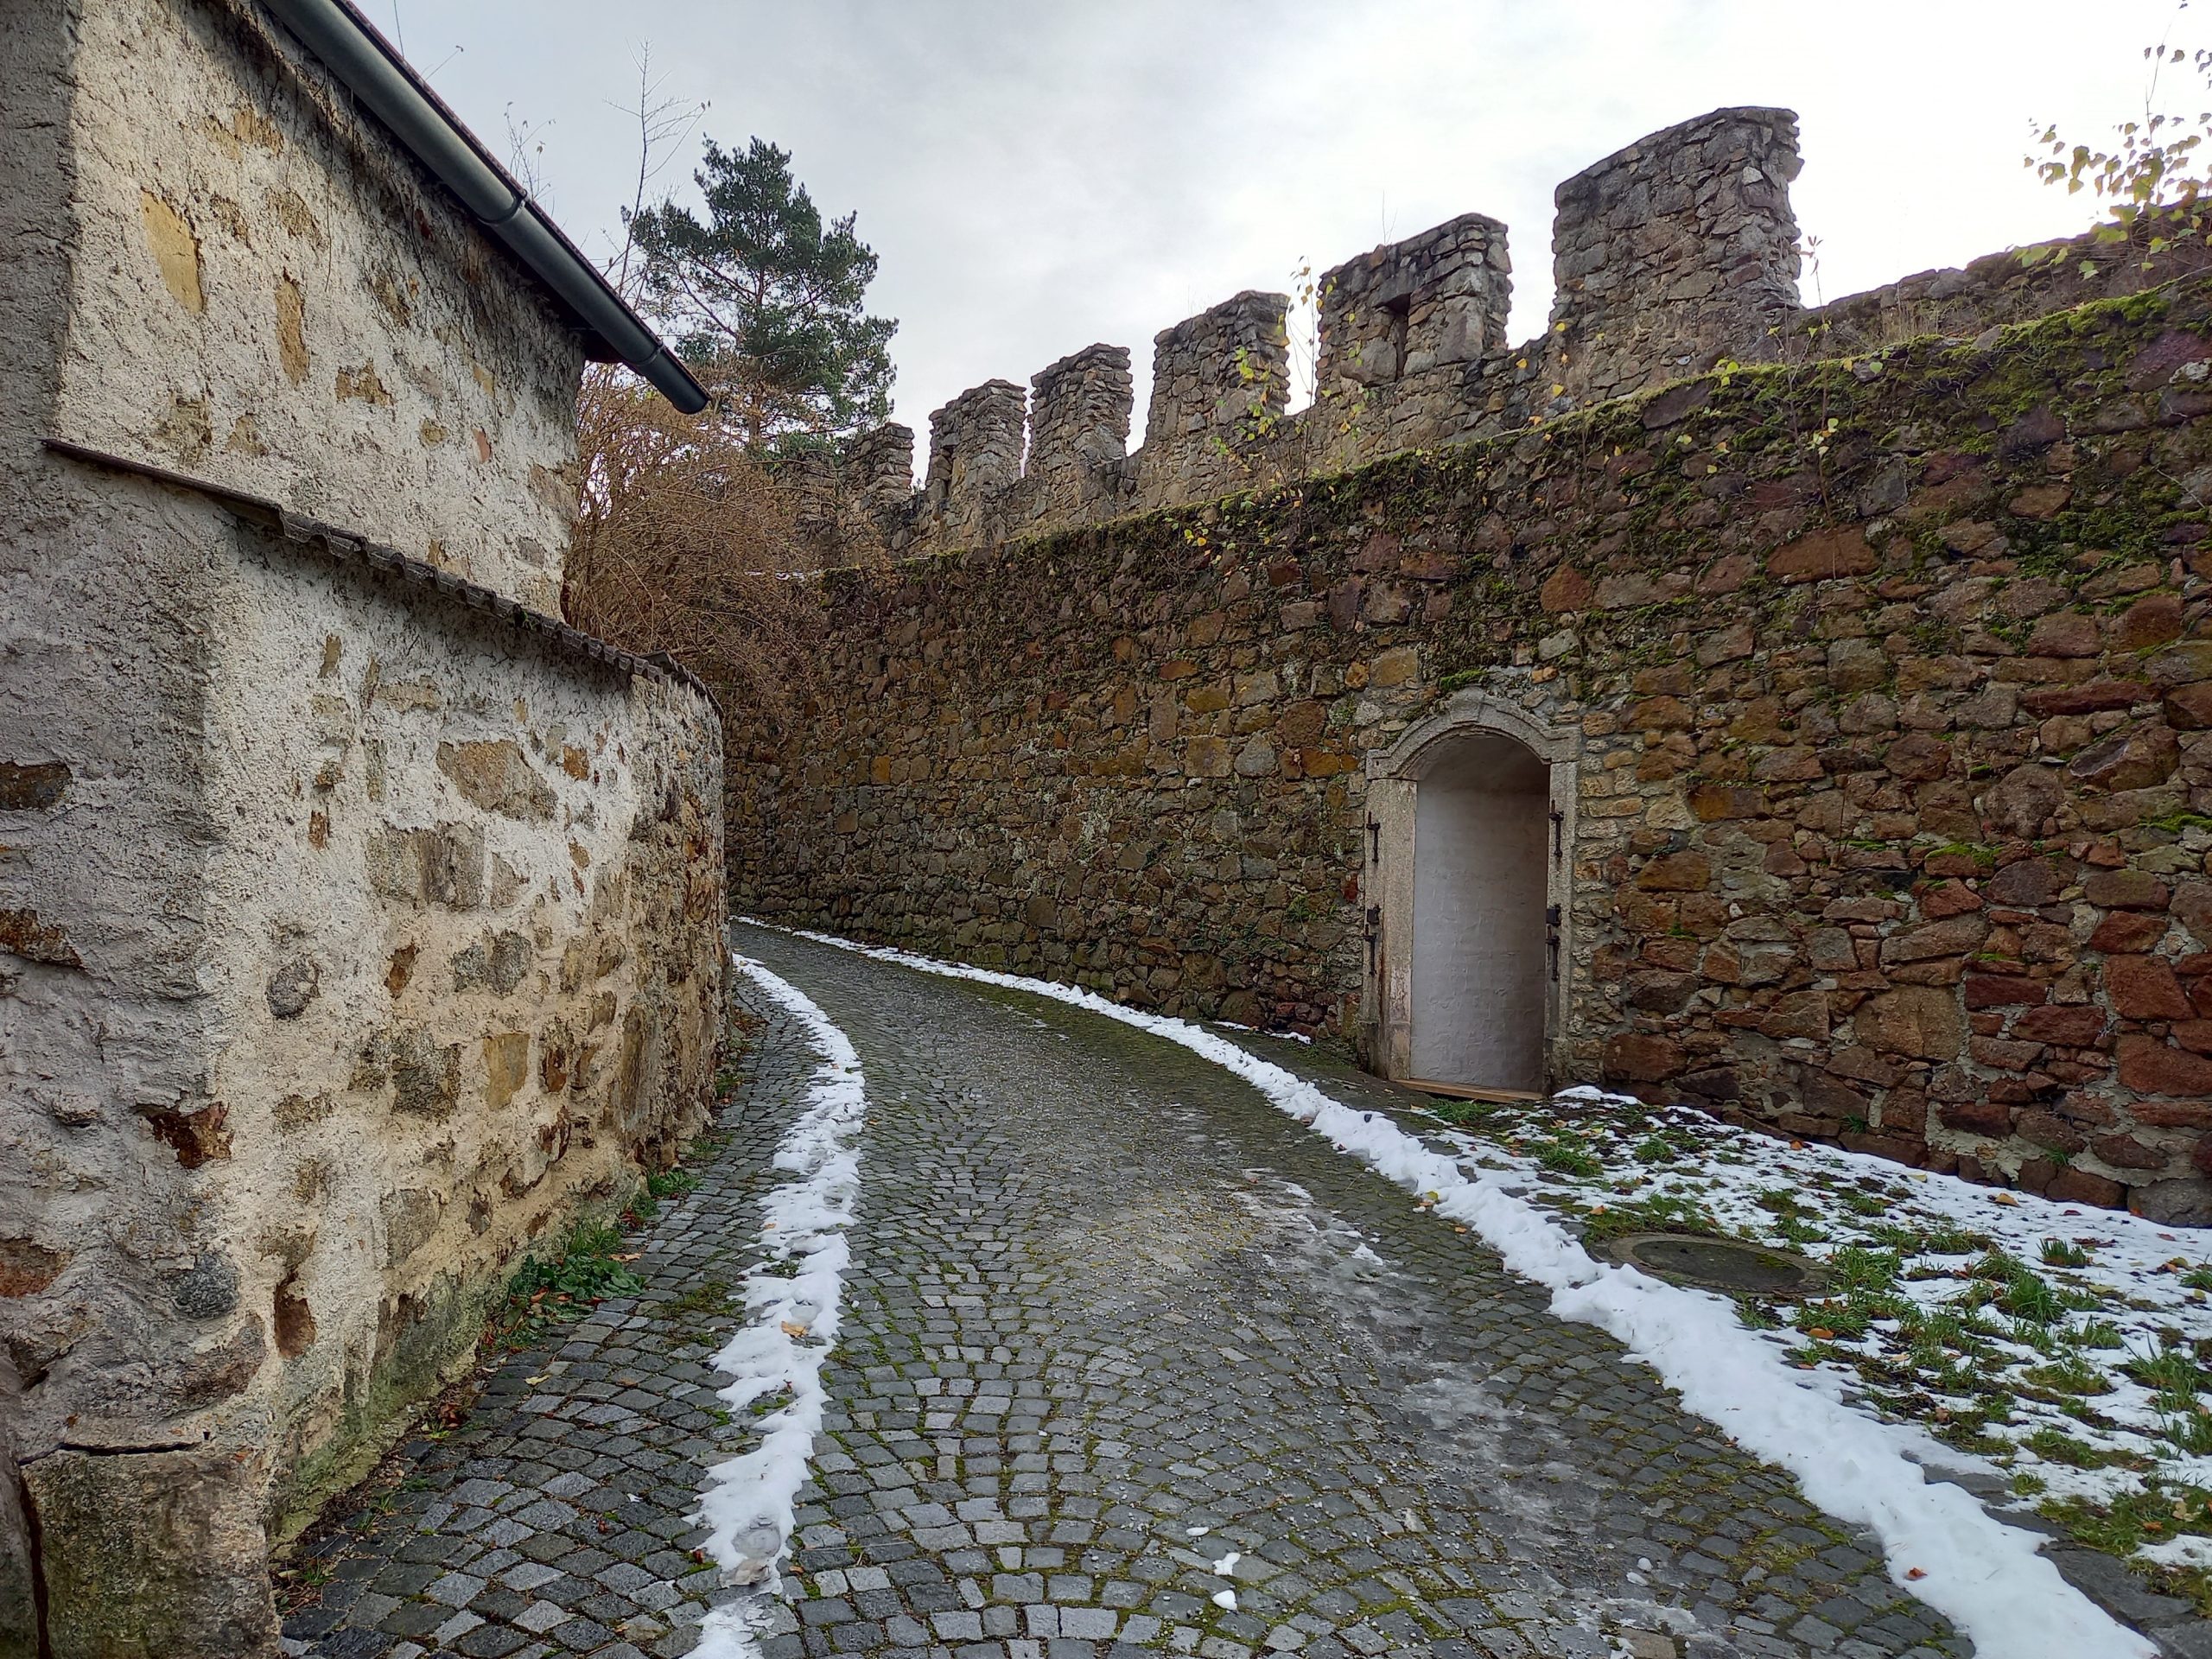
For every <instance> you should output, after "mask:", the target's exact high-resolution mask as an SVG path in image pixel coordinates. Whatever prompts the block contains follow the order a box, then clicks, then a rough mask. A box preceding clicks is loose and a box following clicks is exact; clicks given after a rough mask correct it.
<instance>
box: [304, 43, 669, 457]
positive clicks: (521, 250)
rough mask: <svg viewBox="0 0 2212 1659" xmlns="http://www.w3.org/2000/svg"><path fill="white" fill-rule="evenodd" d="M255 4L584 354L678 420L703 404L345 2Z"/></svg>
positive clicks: (663, 349) (647, 333)
mask: <svg viewBox="0 0 2212 1659" xmlns="http://www.w3.org/2000/svg"><path fill="white" fill-rule="evenodd" d="M263 3H264V4H265V5H266V6H267V7H268V9H269V10H270V13H271V14H273V15H274V16H276V18H277V21H278V22H281V23H283V25H284V27H285V28H286V29H289V31H290V32H291V33H292V35H294V36H295V37H296V39H297V40H298V41H300V43H301V44H302V46H304V47H305V48H307V49H308V51H309V52H310V53H312V54H314V55H315V59H316V60H318V61H319V62H321V64H322V66H323V67H325V68H327V70H329V71H330V73H332V74H334V75H335V76H336V77H337V78H338V79H339V80H340V81H341V82H343V83H344V84H345V86H346V87H347V89H348V90H350V91H351V92H353V95H354V96H355V97H356V98H357V99H359V100H360V101H361V103H362V104H363V105H366V106H367V108H368V109H369V110H370V111H372V113H373V114H374V115H375V116H376V117H377V118H378V119H379V120H380V121H382V122H383V124H385V127H386V128H388V129H389V130H391V134H392V136H393V137H395V138H397V140H398V141H399V143H400V145H401V147H402V148H404V149H406V150H407V151H408V153H409V154H410V155H412V156H414V157H415V159H416V161H418V162H421V163H422V164H423V166H424V167H426V168H429V170H430V172H431V173H432V174H433V175H435V177H436V178H437V179H438V181H439V182H441V183H442V184H443V185H444V186H445V187H446V188H447V189H448V190H449V191H450V192H452V194H453V195H454V198H455V199H456V200H459V201H460V203H461V206H462V207H464V208H466V209H467V212H468V213H469V216H470V217H471V218H473V219H475V220H476V222H477V224H478V225H479V226H481V227H482V228H483V229H484V230H486V232H490V234H491V235H492V236H493V237H494V238H497V239H498V240H499V242H501V243H502V244H504V245H505V246H506V248H507V250H508V251H510V252H512V254H513V255H514V256H515V257H517V258H518V259H519V260H521V261H522V263H523V264H524V265H525V266H527V267H528V268H529V270H530V271H531V274H532V275H534V276H535V277H537V279H538V280H539V281H540V282H542V283H544V284H545V286H546V287H547V288H549V289H551V290H552V291H553V294H554V296H555V297H556V299H558V300H559V301H560V302H561V303H562V304H563V306H564V307H565V308H567V309H568V310H569V312H570V313H571V314H572V315H574V316H575V319H576V321H578V322H579V323H580V324H581V325H582V328H583V330H584V333H585V334H586V336H587V339H588V341H589V343H590V344H591V345H592V346H596V347H597V348H598V349H597V350H595V351H594V352H593V353H592V355H594V356H595V357H599V358H601V359H603V360H606V361H610V362H620V363H622V364H625V365H627V366H628V367H629V368H631V369H632V370H633V371H635V372H637V373H638V374H639V376H640V377H642V378H644V379H645V380H647V381H648V382H650V383H651V384H652V386H653V387H654V389H655V390H656V391H659V392H660V394H661V395H662V396H663V397H666V398H667V399H668V400H669V402H670V403H671V404H674V405H675V406H676V407H677V409H679V410H682V411H683V413H684V414H686V415H696V414H697V413H698V412H699V411H700V410H702V409H704V408H705V407H706V406H707V393H706V390H705V388H703V387H702V386H701V385H700V384H699V383H698V381H697V380H696V379H695V378H693V377H692V374H691V372H690V370H689V369H688V368H686V367H685V366H684V365H683V362H682V360H681V359H678V358H677V355H676V353H673V352H671V350H670V349H669V348H668V347H667V346H665V345H664V344H663V343H662V341H661V340H660V338H659V336H658V335H657V334H654V333H653V331H652V329H651V328H650V327H647V326H646V325H645V321H643V319H641V318H640V317H639V315H638V314H637V313H636V312H635V311H634V310H632V308H631V307H630V303H629V302H628V301H626V300H625V299H624V298H623V297H622V296H621V295H620V294H619V293H617V292H616V291H615V289H614V286H613V283H609V282H608V281H607V277H606V276H605V274H604V273H602V272H601V270H600V269H599V267H598V266H596V265H594V264H592V262H591V261H590V260H588V259H587V258H585V257H584V256H583V254H582V251H579V250H578V249H577V247H576V245H575V244H574V243H573V242H571V241H569V238H567V237H566V236H565V235H563V233H562V231H561V227H560V226H557V225H556V224H555V223H554V222H553V220H552V219H550V217H549V216H548V215H547V214H546V213H545V211H544V210H543V208H541V207H538V205H537V203H536V202H534V201H532V200H531V198H530V193H529V192H528V191H526V190H524V188H522V186H521V185H520V184H518V183H517V182H516V181H515V179H514V176H513V175H512V174H510V173H509V172H508V171H507V169H506V168H505V167H504V166H503V165H502V164H501V163H500V162H499V161H498V159H497V158H496V157H494V156H493V154H492V153H491V151H489V150H488V149H485V147H484V145H483V143H482V142H481V141H480V139H479V138H478V137H476V135H475V134H474V133H473V132H471V131H470V130H468V128H467V125H465V124H463V123H462V121H461V118H460V117H459V116H457V115H455V114H454V112H453V111H452V110H451V109H450V108H448V105H447V104H446V102H445V100H444V99H442V98H440V97H439V96H438V95H437V93H435V92H433V91H431V89H430V86H429V82H428V81H426V80H424V79H423V77H422V76H421V75H419V74H417V73H416V72H415V69H414V67H413V66H411V65H410V64H409V62H408V61H407V60H406V59H405V58H404V57H402V56H401V55H400V54H399V51H398V49H397V48H395V47H394V46H393V45H392V44H391V41H387V40H386V39H385V37H384V35H383V33H382V32H381V31H380V30H378V28H377V27H376V25H375V24H373V23H372V22H369V20H368V19H367V18H366V17H365V16H362V15H361V12H360V10H359V8H358V7H356V6H355V5H354V4H353V0H263Z"/></svg>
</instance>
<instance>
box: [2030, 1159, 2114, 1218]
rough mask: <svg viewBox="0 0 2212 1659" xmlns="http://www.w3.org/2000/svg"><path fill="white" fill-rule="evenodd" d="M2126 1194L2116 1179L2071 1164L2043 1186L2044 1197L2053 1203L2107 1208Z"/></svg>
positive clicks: (2111, 1207) (2109, 1208)
mask: <svg viewBox="0 0 2212 1659" xmlns="http://www.w3.org/2000/svg"><path fill="white" fill-rule="evenodd" d="M2126 1194H2127V1189H2126V1187H2124V1186H2122V1185H2120V1183H2119V1182H2118V1181H2114V1180H2109V1179H2107V1178H2106V1177H2104V1176H2102V1175H2093V1174H2091V1173H2089V1172H2088V1170H2086V1169H2076V1168H2075V1167H2074V1166H2071V1165H2069V1166H2067V1167H2065V1168H2064V1169H2062V1170H2060V1171H2059V1172H2058V1173H2057V1174H2056V1175H2054V1176H2052V1177H2051V1179H2050V1185H2048V1186H2046V1187H2045V1188H2044V1197H2045V1198H2050V1199H2051V1200H2053V1201H2054V1202H2055V1203H2058V1204H2093V1205H2099V1206H2101V1207H2102V1208H2104V1209H2107V1210H2111V1209H2116V1208H2118V1207H2119V1205H2120V1201H2121V1199H2122V1198H2125V1197H2126Z"/></svg>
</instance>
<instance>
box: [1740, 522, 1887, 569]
mask: <svg viewBox="0 0 2212 1659" xmlns="http://www.w3.org/2000/svg"><path fill="white" fill-rule="evenodd" d="M1873 568H1874V550H1873V549H1872V547H1870V546H1868V545H1867V543H1866V531H1863V530H1861V529H1860V528H1859V526H1858V525H1856V524H1841V525H1838V526H1836V527H1835V528H1834V529H1832V530H1816V531H1813V532H1812V533H1811V534H1810V535H1808V536H1802V537H1799V538H1798V539H1797V540H1796V541H1794V542H1791V543H1789V544H1788V545H1787V546H1784V547H1778V548H1777V549H1776V550H1774V551H1773V552H1772V553H1770V554H1769V555H1768V556H1767V561H1766V573H1767V575H1770V576H1771V577H1773V578H1774V579H1775V580H1776V581H1777V582H1823V581H1826V580H1827V579H1828V578H1830V577H1833V576H1863V575H1866V574H1867V573H1868V572H1869V571H1871V570H1872V569H1873Z"/></svg>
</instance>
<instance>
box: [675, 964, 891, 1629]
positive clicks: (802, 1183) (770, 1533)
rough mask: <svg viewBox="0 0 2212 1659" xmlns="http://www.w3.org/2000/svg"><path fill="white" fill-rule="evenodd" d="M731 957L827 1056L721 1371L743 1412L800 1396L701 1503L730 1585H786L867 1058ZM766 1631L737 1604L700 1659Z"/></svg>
mask: <svg viewBox="0 0 2212 1659" xmlns="http://www.w3.org/2000/svg"><path fill="white" fill-rule="evenodd" d="M731 961H732V962H733V963H735V965H736V966H737V968H738V969H739V970H740V971H741V972H742V973H743V974H745V975H746V976H747V977H748V978H750V979H751V980H753V982H754V983H755V984H757V985H759V986H760V988H761V989H762V990H763V991H764V992H766V994H767V995H769V996H770V997H771V998H772V999H773V1000H774V1001H777V1002H778V1003H780V1004H781V1005H782V1006H783V1007H784V1008H785V1010H787V1011H788V1012H789V1013H790V1014H791V1016H792V1018H793V1019H795V1020H798V1023H799V1025H800V1026H802V1027H804V1029H805V1031H806V1033H807V1037H808V1039H809V1040H810V1042H811V1043H812V1044H813V1046H814V1048H815V1050H816V1052H817V1053H818V1054H820V1056H821V1057H822V1064H821V1065H819V1066H818V1067H817V1069H816V1071H815V1073H814V1076H813V1077H812V1078H811V1080H810V1082H809V1084H808V1085H807V1091H806V1098H805V1101H804V1103H803V1104H802V1106H801V1108H800V1110H799V1114H798V1119H797V1120H796V1121H795V1122H793V1123H792V1124H791V1128H789V1129H788V1130H787V1131H785V1135H784V1138H783V1140H782V1141H781V1142H780V1143H779V1145H778V1146H777V1147H776V1154H775V1159H774V1164H775V1167H776V1168H778V1169H780V1170H788V1171H790V1172H791V1174H792V1175H793V1176H794V1177H795V1178H796V1179H792V1180H789V1181H786V1182H785V1183H784V1184H783V1185H779V1186H778V1187H776V1188H775V1189H774V1190H773V1191H772V1192H770V1193H769V1194H768V1196H767V1197H766V1199H764V1200H763V1201H762V1205H761V1209H762V1211H763V1216H762V1221H761V1232H760V1240H761V1245H762V1249H763V1250H764V1251H765V1253H766V1261H765V1262H763V1263H762V1265H761V1266H760V1268H755V1269H754V1270H753V1272H752V1273H751V1274H748V1275H747V1278H746V1281H745V1285H744V1291H743V1295H744V1300H745V1306H746V1308H747V1312H748V1313H750V1314H751V1315H752V1319H751V1321H750V1323H748V1324H747V1325H746V1326H745V1327H744V1328H743V1329H742V1330H741V1331H740V1332H738V1333H737V1334H736V1335H735V1336H734V1337H732V1338H730V1340H729V1342H728V1344H726V1345H725V1346H724V1347H723V1349H722V1351H721V1352H720V1353H718V1354H716V1355H715V1369H716V1370H719V1371H721V1372H723V1373H724V1374H725V1375H727V1376H728V1377H729V1378H730V1381H729V1382H728V1383H726V1384H724V1385H723V1386H722V1387H721V1389H719V1390H718V1391H717V1392H718V1395H719V1397H720V1399H721V1402H722V1403H723V1404H724V1406H725V1407H727V1408H728V1410H729V1411H730V1412H731V1413H732V1414H734V1415H740V1416H741V1414H745V1413H747V1412H749V1411H750V1410H751V1409H752V1408H753V1406H754V1404H755V1402H760V1401H763V1400H766V1399H767V1398H769V1397H770V1396H772V1395H777V1394H785V1395H788V1396H789V1398H788V1399H786V1400H785V1402H784V1403H783V1404H781V1405H779V1406H778V1407H776V1408H774V1409H773V1410H772V1411H769V1412H767V1413H766V1414H765V1415H762V1416H761V1417H760V1419H759V1420H758V1421H756V1422H755V1424H754V1425H753V1427H754V1428H755V1430H756V1432H757V1433H759V1434H760V1446H757V1447H756V1448H755V1449H754V1450H753V1451H751V1452H746V1453H744V1454H743V1455H741V1456H740V1457H734V1458H731V1459H727V1460H725V1461H724V1462H721V1463H718V1464H716V1465H715V1466H714V1467H713V1468H711V1469H709V1471H707V1478H708V1486H707V1490H706V1491H704V1492H703V1493H702V1494H701V1497H700V1500H699V1510H700V1519H701V1520H702V1521H703V1522H705V1523H706V1525H707V1527H708V1529H709V1533H708V1538H707V1546H706V1547H707V1549H708V1550H709V1553H710V1554H712V1555H713V1556H714V1559H715V1563H716V1565H717V1566H719V1567H721V1581H722V1583H723V1584H724V1585H758V1586H764V1587H768V1588H772V1587H774V1586H775V1585H776V1583H777V1565H778V1563H779V1561H780V1560H782V1559H783V1555H784V1553H785V1549H786V1548H788V1547H789V1545H790V1541H791V1526H792V1520H793V1505H794V1503H795V1500H796V1499H797V1497H798V1489H799V1488H800V1487H801V1486H803V1485H804V1484H806V1469H807V1460H808V1459H809V1457H810V1456H811V1455H812V1452H813V1449H814V1437H815V1435H816V1433H817V1432H819V1430H820V1429H821V1427H822V1411H823V1403H824V1394H823V1386H822V1362H823V1359H824V1358H825V1357H827V1356H828V1354H829V1347H830V1344H832V1343H834V1342H835V1341H836V1337H837V1323H838V1315H839V1307H840V1303H841V1300H842V1293H843V1287H844V1276H845V1270H846V1268H847V1267H848V1266H849V1264H850V1262H851V1260H852V1249H851V1246H850V1244H849V1243H848V1241H847V1239H846V1236H845V1229H846V1228H847V1227H848V1226H849V1225H850V1224H851V1222H852V1219H853V1205H854V1203H855V1199H856V1198H858V1196H859V1192H860V1154H859V1151H858V1150H857V1149H856V1147H855V1146H854V1144H853V1142H854V1140H855V1136H856V1135H858V1133H859V1130H860V1128H861V1123H862V1122H863V1121H864V1120H865V1118H866V1116H867V1113H868V1096H867V1086H866V1079H865V1078H864V1077H863V1076H862V1074H861V1063H860V1056H859V1055H858V1054H856V1053H855V1052H854V1050H853V1046H852V1044H851V1042H850V1041H849V1040H848V1039H847V1038H846V1036H845V1033H843V1032H842V1031H840V1030H838V1029H837V1027H836V1026H835V1025H833V1024H831V1023H830V1021H829V1016H828V1015H826V1014H823V1012H822V1010H821V1009H820V1008H819V1007H816V1006H815V1004H814V1002H813V1001H812V1000H811V999H810V998H809V997H808V996H807V995H805V994H804V992H802V991H800V990H799V989H798V988H797V987H796V986H793V985H792V984H791V983H790V982H788V981H786V980H784V979H781V978H779V976H776V975H775V974H772V973H771V972H770V971H769V970H768V969H766V968H765V967H763V966H762V965H761V964H760V963H757V962H754V961H753V960H752V959H751V958H749V957H742V956H738V955H735V954H734V953H733V955H732V957H731ZM755 1634H756V1632H755V1630H754V1627H753V1623H752V1618H751V1613H750V1611H749V1608H748V1604H747V1603H746V1602H742V1601H741V1602H734V1603H731V1604H728V1605H724V1606H721V1607H718V1608H715V1610H714V1611H712V1612H710V1613H709V1615H708V1616H707V1620H706V1623H705V1625H704V1626H703V1628H702V1630H701V1633H700V1644H699V1645H698V1646H697V1647H696V1648H695V1649H692V1652H693V1654H694V1655H695V1656H696V1659H752V1656H753V1655H754V1654H756V1653H757V1652H758V1645H757V1643H756V1641H755V1639H754V1638H755Z"/></svg>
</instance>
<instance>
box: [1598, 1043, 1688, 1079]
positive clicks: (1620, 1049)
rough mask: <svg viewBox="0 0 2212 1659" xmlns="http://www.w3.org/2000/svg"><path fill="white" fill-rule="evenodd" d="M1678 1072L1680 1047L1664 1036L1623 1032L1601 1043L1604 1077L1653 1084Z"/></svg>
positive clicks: (1680, 1057)
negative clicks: (1603, 1052)
mask: <svg viewBox="0 0 2212 1659" xmlns="http://www.w3.org/2000/svg"><path fill="white" fill-rule="evenodd" d="M1681 1069H1682V1050H1681V1045H1680V1044H1679V1043H1676V1042H1674V1041H1671V1040H1670V1039H1667V1038H1664V1037H1655V1036H1651V1035H1648V1034H1646V1033H1642V1032H1633V1031H1625V1032H1623V1033H1620V1034H1619V1035H1618V1036H1616V1037H1614V1038H1612V1039H1610V1040H1608V1041H1607V1043H1606V1044H1605V1076H1606V1077H1609V1078H1611V1079H1614V1080H1616V1081H1619V1082H1624V1083H1657V1082H1660V1081H1662V1079H1664V1078H1667V1077H1672V1076H1674V1075H1675V1073H1676V1072H1677V1071H1681Z"/></svg>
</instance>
